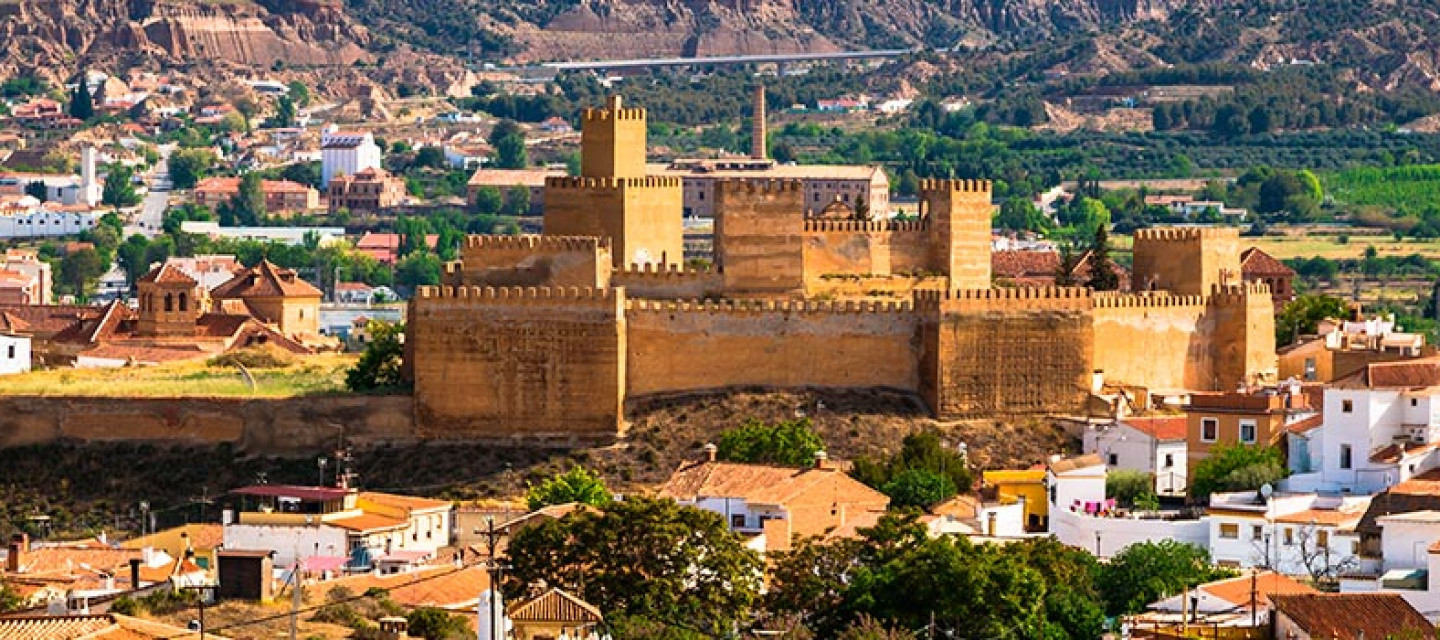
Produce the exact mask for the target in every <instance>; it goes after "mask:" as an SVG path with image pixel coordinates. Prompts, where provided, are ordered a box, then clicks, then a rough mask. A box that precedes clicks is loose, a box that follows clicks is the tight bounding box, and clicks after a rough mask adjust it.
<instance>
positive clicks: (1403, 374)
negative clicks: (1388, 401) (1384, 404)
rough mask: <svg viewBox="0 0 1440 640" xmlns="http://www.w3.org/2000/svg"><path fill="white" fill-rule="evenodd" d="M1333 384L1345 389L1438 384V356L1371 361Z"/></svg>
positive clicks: (1439, 374)
mask: <svg viewBox="0 0 1440 640" xmlns="http://www.w3.org/2000/svg"><path fill="white" fill-rule="evenodd" d="M1334 386H1337V387H1341V388H1346V389H1356V388H1360V389H1364V388H1369V389H1376V388H1412V389H1413V388H1420V387H1433V386H1440V358H1433V357H1432V358H1421V359H1417V360H1400V361H1395V362H1372V363H1370V364H1367V365H1365V367H1364V368H1363V369H1360V370H1358V371H1356V372H1355V373H1352V374H1350V375H1348V376H1345V377H1344V378H1341V379H1339V380H1336V381H1335V383H1334Z"/></svg>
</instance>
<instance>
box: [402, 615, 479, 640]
mask: <svg viewBox="0 0 1440 640" xmlns="http://www.w3.org/2000/svg"><path fill="white" fill-rule="evenodd" d="M405 623H406V625H405V626H406V627H407V631H408V632H409V634H410V635H412V636H416V637H420V638H425V640H468V639H469V638H472V637H474V636H475V632H473V631H471V630H470V621H469V620H466V619H465V616H460V615H455V614H452V613H450V612H449V611H446V610H444V609H440V608H437V607H420V608H418V609H415V610H413V611H411V612H410V613H409V614H407V615H406V616H405Z"/></svg>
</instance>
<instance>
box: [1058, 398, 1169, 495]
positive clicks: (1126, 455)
mask: <svg viewBox="0 0 1440 640" xmlns="http://www.w3.org/2000/svg"><path fill="white" fill-rule="evenodd" d="M1185 429H1186V418H1185V416H1183V415H1178V416H1156V417H1146V418H1136V417H1129V418H1122V419H1120V420H1118V421H1115V422H1110V423H1099V424H1090V425H1088V426H1087V427H1086V429H1085V434H1084V437H1083V438H1082V440H1083V447H1084V451H1085V453H1090V454H1096V455H1099V456H1100V459H1101V460H1102V461H1104V463H1105V468H1106V469H1108V470H1111V471H1113V470H1116V469H1125V470H1129V471H1139V472H1142V473H1147V474H1150V475H1151V477H1153V478H1154V487H1155V495H1158V496H1179V495H1184V494H1185V474H1186V470H1185V469H1186V467H1185V458H1186V446H1185Z"/></svg>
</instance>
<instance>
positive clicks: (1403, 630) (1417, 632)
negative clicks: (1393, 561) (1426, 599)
mask: <svg viewBox="0 0 1440 640" xmlns="http://www.w3.org/2000/svg"><path fill="white" fill-rule="evenodd" d="M1271 602H1272V603H1273V604H1274V607H1275V612H1276V614H1277V617H1279V616H1284V617H1285V618H1287V619H1289V620H1290V621H1291V622H1294V623H1295V625H1296V626H1298V627H1300V629H1302V630H1303V631H1304V632H1305V634H1306V635H1307V636H1308V637H1311V638H1326V639H1327V640H1358V639H1359V638H1362V637H1363V638H1370V639H1371V640H1374V639H1376V638H1435V627H1434V625H1431V624H1430V622H1429V621H1428V620H1426V619H1425V616H1424V615H1423V614H1421V613H1420V612H1419V611H1416V610H1415V607H1412V606H1410V603H1408V602H1406V601H1405V598H1403V597H1401V595H1400V594H1398V593H1310V594H1284V595H1281V594H1276V595H1275V596H1273V597H1272V598H1271Z"/></svg>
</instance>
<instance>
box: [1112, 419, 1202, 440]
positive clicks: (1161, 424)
mask: <svg viewBox="0 0 1440 640" xmlns="http://www.w3.org/2000/svg"><path fill="white" fill-rule="evenodd" d="M1121 422H1123V423H1124V424H1127V425H1130V426H1131V427H1133V428H1134V429H1135V430H1136V431H1139V432H1141V433H1143V434H1145V435H1148V436H1150V437H1152V438H1156V439H1158V440H1184V439H1185V432H1186V424H1187V419H1186V417H1185V416H1183V415H1180V416H1152V417H1146V418H1125V419H1124V420H1121Z"/></svg>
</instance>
